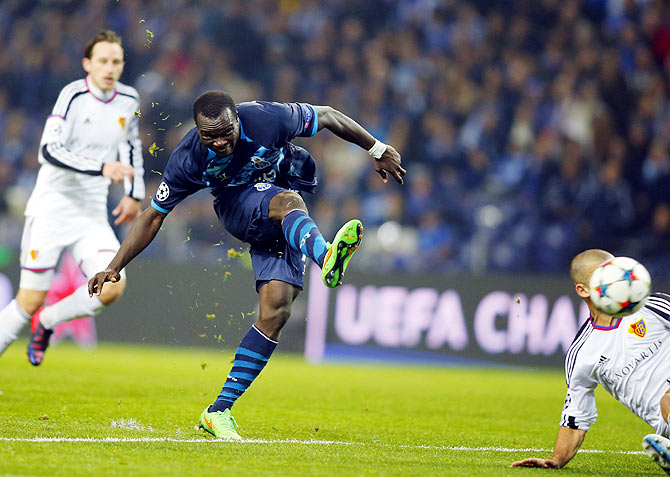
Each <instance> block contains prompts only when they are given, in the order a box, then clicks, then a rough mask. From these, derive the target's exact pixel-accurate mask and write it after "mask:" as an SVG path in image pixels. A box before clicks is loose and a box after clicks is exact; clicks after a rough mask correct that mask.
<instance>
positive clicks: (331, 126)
mask: <svg viewBox="0 0 670 477" xmlns="http://www.w3.org/2000/svg"><path fill="white" fill-rule="evenodd" d="M315 108H316V111H317V113H318V114H319V126H318V128H319V130H321V129H323V128H326V129H328V130H329V131H331V132H332V133H333V134H335V135H336V136H338V137H340V138H342V139H344V140H345V141H349V142H352V143H354V144H357V145H359V146H360V147H362V148H363V149H365V150H367V151H369V152H370V154H371V155H372V156H373V157H374V158H375V170H376V171H377V172H378V173H379V175H380V176H382V179H383V180H384V182H388V175H389V174H390V175H392V176H393V178H394V179H395V180H396V182H398V183H399V184H402V183H403V182H404V181H403V178H402V176H404V175H405V174H406V173H407V171H405V169H403V168H402V167H401V166H400V162H401V159H400V154H399V153H398V151H396V150H395V148H394V147H393V146H389V145H387V144H382V143H381V142H379V141H377V140H376V139H375V138H374V136H372V134H370V133H369V132H367V131H366V130H365V129H364V128H363V127H362V126H361V125H360V124H358V123H357V122H356V121H354V120H353V119H351V118H350V117H349V116H347V115H346V114H344V113H341V112H339V111H338V110H336V109H333V108H331V107H330V106H315ZM373 147H374V148H375V149H373ZM377 156H379V157H377Z"/></svg>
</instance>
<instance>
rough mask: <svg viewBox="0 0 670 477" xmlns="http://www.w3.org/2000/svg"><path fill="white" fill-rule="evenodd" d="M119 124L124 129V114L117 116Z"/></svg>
mask: <svg viewBox="0 0 670 477" xmlns="http://www.w3.org/2000/svg"><path fill="white" fill-rule="evenodd" d="M119 124H120V125H121V129H126V118H125V116H119Z"/></svg>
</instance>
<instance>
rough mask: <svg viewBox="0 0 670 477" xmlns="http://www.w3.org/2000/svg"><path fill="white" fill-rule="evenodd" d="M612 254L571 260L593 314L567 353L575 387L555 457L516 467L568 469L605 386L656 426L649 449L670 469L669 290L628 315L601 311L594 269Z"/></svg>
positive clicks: (569, 376)
mask: <svg viewBox="0 0 670 477" xmlns="http://www.w3.org/2000/svg"><path fill="white" fill-rule="evenodd" d="M612 258H613V255H612V254H611V253H609V252H606V251H604V250H598V249H591V250H586V251H584V252H582V253H580V254H579V255H577V256H576V257H575V258H574V259H573V260H572V264H571V266H570V276H571V277H572V281H573V284H574V286H575V291H576V292H577V294H578V295H579V296H580V297H581V298H582V299H583V300H584V301H585V302H586V304H587V305H588V307H589V310H590V312H591V316H590V317H589V319H588V320H586V322H585V323H584V325H583V326H582V327H581V328H580V330H579V332H578V333H577V336H576V337H575V339H574V341H573V342H572V345H570V348H569V349H568V353H567V355H566V357H565V377H566V383H567V386H568V390H567V393H566V396H565V404H564V406H563V412H562V413H561V421H560V427H559V430H558V437H557V438H556V445H555V447H554V455H553V457H552V458H551V459H538V458H529V459H524V460H522V461H519V462H515V463H513V464H512V466H515V467H517V466H520V467H544V468H561V467H563V466H564V465H565V464H567V463H568V462H569V461H570V459H572V458H573V457H574V456H575V454H576V453H577V451H578V450H579V448H580V446H581V445H582V442H583V441H584V437H585V435H586V431H588V430H589V427H591V425H592V424H593V423H594V422H595V421H596V417H597V416H598V412H597V409H596V401H595V394H594V391H595V388H596V387H597V386H598V385H601V386H602V387H603V388H605V390H606V391H607V392H608V393H610V394H611V395H612V396H614V398H615V399H616V400H617V401H619V402H620V403H622V404H623V405H624V406H626V407H627V408H628V409H629V410H630V411H631V412H632V413H633V414H635V415H636V416H638V417H639V418H641V419H643V420H644V421H645V422H646V423H647V424H649V425H650V426H651V427H652V428H653V429H654V431H655V434H652V435H649V436H647V437H645V439H644V440H643V446H644V448H645V450H647V452H648V453H649V454H650V455H652V457H654V459H655V460H656V461H657V462H658V463H659V465H661V466H663V467H664V468H665V467H666V465H667V466H670V460H668V461H667V462H666V461H665V460H664V459H663V457H662V455H663V453H665V454H666V455H667V452H668V449H670V440H668V439H667V438H668V437H670V423H669V422H668V417H669V416H668V415H669V414H670V367H669V366H668V363H670V321H669V320H670V295H667V294H665V293H653V294H652V295H651V296H650V297H649V298H648V299H647V303H646V304H645V306H644V307H643V308H642V309H640V310H639V311H637V312H635V313H633V314H632V315H628V316H624V317H618V318H617V317H613V316H609V315H606V314H605V313H603V312H602V311H600V310H598V309H597V308H596V307H595V306H594V305H593V303H592V302H591V300H590V299H589V297H590V294H589V286H588V285H587V284H588V283H589V279H590V278H591V274H592V273H593V271H594V270H595V269H596V268H597V267H598V266H599V265H600V264H601V263H603V262H605V261H607V260H610V259H612Z"/></svg>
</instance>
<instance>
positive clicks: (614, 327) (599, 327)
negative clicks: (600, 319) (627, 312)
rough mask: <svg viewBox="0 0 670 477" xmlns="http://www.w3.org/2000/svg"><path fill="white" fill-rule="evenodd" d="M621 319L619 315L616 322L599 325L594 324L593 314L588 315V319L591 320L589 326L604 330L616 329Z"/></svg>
mask: <svg viewBox="0 0 670 477" xmlns="http://www.w3.org/2000/svg"><path fill="white" fill-rule="evenodd" d="M622 319H623V318H621V317H619V319H618V320H616V323H614V324H613V325H612V326H599V325H596V324H595V322H594V321H593V316H592V315H589V321H590V322H591V326H593V328H594V329H596V330H605V331H608V330H616V329H617V328H618V327H619V325H620V324H621V320H622Z"/></svg>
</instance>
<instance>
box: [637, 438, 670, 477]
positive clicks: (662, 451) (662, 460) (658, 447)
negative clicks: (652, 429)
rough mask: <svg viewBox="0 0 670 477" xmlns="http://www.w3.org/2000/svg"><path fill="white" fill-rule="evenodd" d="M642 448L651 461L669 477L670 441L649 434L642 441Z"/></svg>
mask: <svg viewBox="0 0 670 477" xmlns="http://www.w3.org/2000/svg"><path fill="white" fill-rule="evenodd" d="M642 448H643V449H644V451H645V452H646V453H647V455H648V456H649V457H651V459H652V460H653V461H654V462H656V463H657V464H658V465H660V466H661V468H662V469H663V470H665V472H666V473H667V474H669V475H670V439H666V438H665V437H663V436H659V435H658V434H649V435H647V436H644V439H642Z"/></svg>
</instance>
